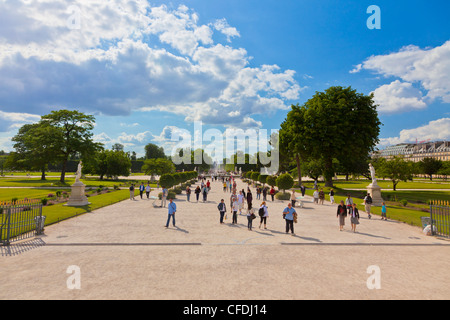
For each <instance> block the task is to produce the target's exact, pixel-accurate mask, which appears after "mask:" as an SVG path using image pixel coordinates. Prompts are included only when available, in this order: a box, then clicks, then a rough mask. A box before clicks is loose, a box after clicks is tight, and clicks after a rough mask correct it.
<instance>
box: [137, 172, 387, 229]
mask: <svg viewBox="0 0 450 320" xmlns="http://www.w3.org/2000/svg"><path fill="white" fill-rule="evenodd" d="M212 179H214V178H212ZM221 179H222V186H223V192H224V193H230V198H229V207H228V208H227V202H226V201H225V199H221V201H220V203H219V204H218V206H217V209H218V211H219V222H220V224H223V223H225V220H226V219H227V217H228V215H227V213H228V209H229V212H230V214H231V217H232V219H231V224H237V223H238V222H237V220H238V215H240V216H242V215H243V216H246V219H247V228H248V230H249V231H251V230H252V229H253V221H254V220H255V219H257V215H258V216H259V218H260V220H259V228H260V229H261V228H264V229H267V220H268V218H269V209H268V206H267V195H271V200H272V201H274V195H275V193H276V191H275V189H274V188H273V187H272V188H267V187H264V188H261V187H260V186H257V187H256V197H255V199H254V198H253V193H252V190H251V188H250V187H249V186H248V187H247V190H245V189H241V190H237V183H236V181H235V179H234V177H229V178H225V177H222V178H221ZM199 181H200V185H198V186H197V187H196V188H195V189H194V190H193V192H194V193H195V196H196V202H199V201H200V196H202V198H201V199H202V202H207V201H208V194H209V192H210V191H211V182H210V180H207V179H205V178H203V177H199ZM213 181H214V180H213ZM215 181H217V177H215ZM305 190H306V188H305V187H304V186H303V185H301V187H300V192H301V194H302V196H303V197H304V195H305ZM139 191H140V197H141V199H142V198H143V195H144V192H145V194H146V196H147V199H149V195H150V192H151V191H152V189H151V187H150V184H147V186H145V185H144V184H143V183H142V184H141V185H140V186H139ZM191 193H192V190H191V188H190V186H188V187H187V188H186V201H189V202H190V200H191V199H190V196H191ZM167 197H168V190H167V189H166V188H165V187H163V189H162V199H161V207H166V205H167ZM261 197H262V199H261ZM329 197H330V202H331V204H334V190H333V189H331V190H330V193H329ZM130 199H132V200H134V185H132V186H131V187H130ZM254 200H256V201H257V200H260V201H261V202H258V205H256V206H254V205H253V201H254ZM324 201H325V194H324V191H323V189H318V188H317V187H316V188H315V191H314V193H313V203H315V204H317V205H323V203H324ZM296 202H297V195H296V193H295V191H293V192H292V195H291V198H290V202H289V203H288V204H287V207H285V209H284V210H283V219H284V220H285V223H286V233H287V234H288V233H289V232H290V233H291V234H292V235H295V233H294V224H295V223H296V222H297V217H298V214H297V212H296V210H295V206H296ZM371 206H372V198H371V196H370V194H367V196H366V197H365V198H364V207H365V211H366V213H367V215H368V218H369V219H371V217H372V215H371ZM176 210H177V209H176V204H175V202H174V201H173V199H169V205H168V211H169V212H168V219H167V223H166V228H168V227H169V223H170V220H172V223H173V226H175V213H176ZM386 211H387V210H386V204H385V203H384V202H383V204H382V209H381V212H382V216H381V219H382V220H387V218H386ZM336 217H337V218H338V220H339V230H340V231H342V230H343V228H344V226H345V221H346V218H347V217H349V218H350V223H351V230H352V231H353V232H356V226H357V225H359V223H360V222H359V220H360V214H359V210H358V208H357V205H356V204H355V203H354V201H353V199H352V197H351V195H350V194H348V196H347V198H346V199H345V201H344V200H342V201H340V203H339V204H338V205H337V213H336Z"/></svg>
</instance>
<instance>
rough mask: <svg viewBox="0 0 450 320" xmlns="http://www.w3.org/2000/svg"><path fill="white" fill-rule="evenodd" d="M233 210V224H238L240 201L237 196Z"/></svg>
mask: <svg viewBox="0 0 450 320" xmlns="http://www.w3.org/2000/svg"><path fill="white" fill-rule="evenodd" d="M231 210H232V211H233V222H232V223H231V224H237V212H238V210H239V203H238V201H237V198H235V199H234V200H233V205H232V206H231Z"/></svg>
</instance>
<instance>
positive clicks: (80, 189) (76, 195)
mask: <svg viewBox="0 0 450 320" xmlns="http://www.w3.org/2000/svg"><path fill="white" fill-rule="evenodd" d="M71 187H72V192H71V193H70V198H69V201H68V202H67V203H66V204H65V206H68V207H82V206H87V205H89V204H91V203H90V202H89V201H88V198H87V197H86V196H85V194H84V190H85V188H86V186H85V185H84V183H83V182H75V183H74V184H73V185H72V186H71Z"/></svg>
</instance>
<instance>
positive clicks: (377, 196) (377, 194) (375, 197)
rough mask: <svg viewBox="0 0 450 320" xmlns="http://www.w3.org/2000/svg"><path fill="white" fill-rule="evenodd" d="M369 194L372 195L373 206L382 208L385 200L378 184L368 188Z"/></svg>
mask: <svg viewBox="0 0 450 320" xmlns="http://www.w3.org/2000/svg"><path fill="white" fill-rule="evenodd" d="M367 193H370V196H371V197H372V205H373V206H377V207H381V204H382V202H383V201H384V200H383V198H382V197H381V187H380V186H379V185H378V184H377V183H376V182H375V183H371V184H369V185H368V186H367Z"/></svg>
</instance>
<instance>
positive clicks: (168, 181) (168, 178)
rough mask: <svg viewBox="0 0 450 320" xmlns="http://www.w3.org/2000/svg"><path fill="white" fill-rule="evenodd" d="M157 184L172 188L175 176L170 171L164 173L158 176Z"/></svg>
mask: <svg viewBox="0 0 450 320" xmlns="http://www.w3.org/2000/svg"><path fill="white" fill-rule="evenodd" d="M159 184H160V185H161V186H162V187H164V188H168V189H170V188H172V187H173V186H174V185H175V178H174V177H173V175H172V174H170V173H165V174H163V175H162V176H161V177H160V178H159Z"/></svg>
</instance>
